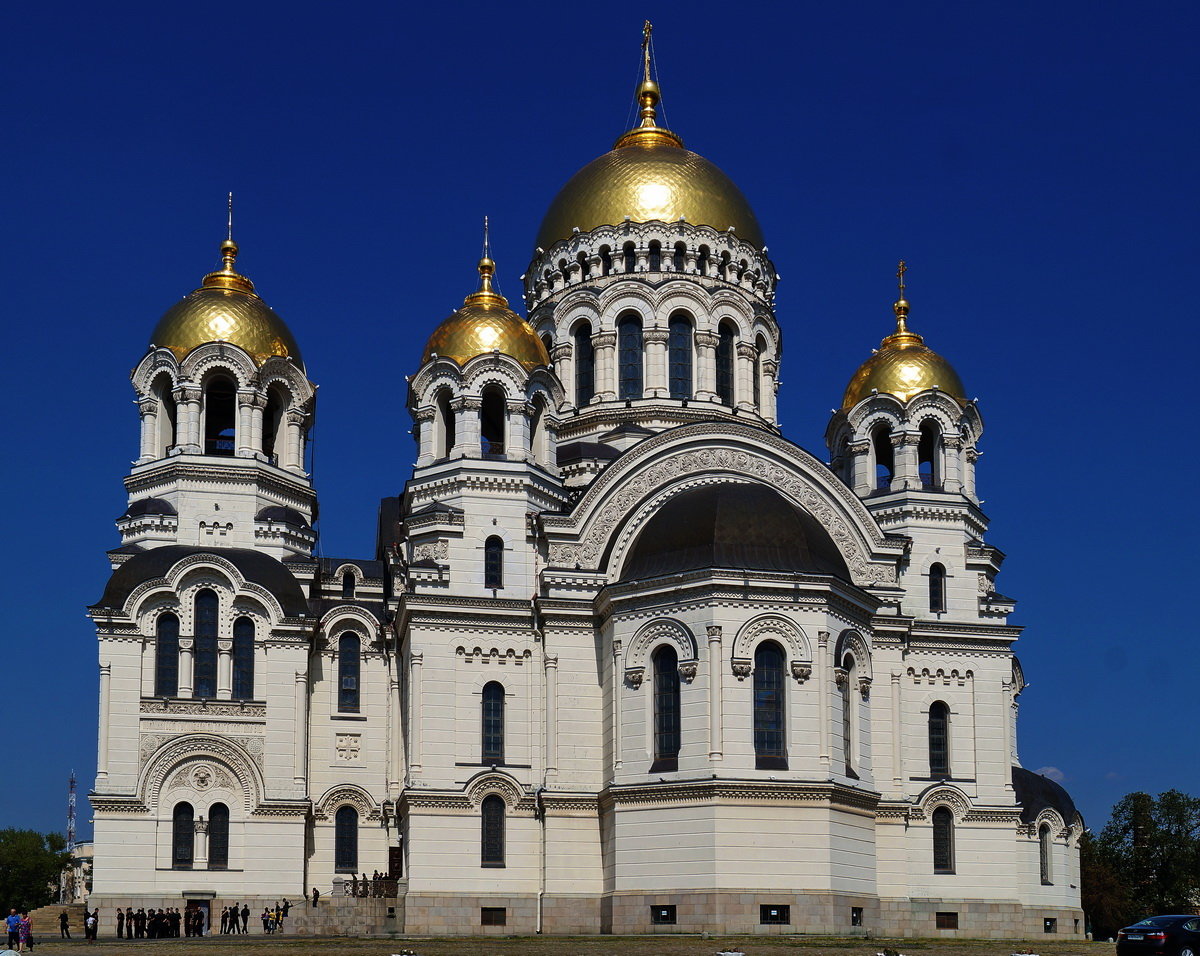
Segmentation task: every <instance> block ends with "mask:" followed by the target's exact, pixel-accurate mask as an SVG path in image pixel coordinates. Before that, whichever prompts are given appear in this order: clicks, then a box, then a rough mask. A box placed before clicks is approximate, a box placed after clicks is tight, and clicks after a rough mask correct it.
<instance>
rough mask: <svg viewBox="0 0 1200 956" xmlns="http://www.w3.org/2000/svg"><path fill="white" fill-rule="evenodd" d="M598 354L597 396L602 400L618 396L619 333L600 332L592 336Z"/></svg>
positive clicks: (593, 345) (593, 346)
mask: <svg viewBox="0 0 1200 956" xmlns="http://www.w3.org/2000/svg"><path fill="white" fill-rule="evenodd" d="M592 348H593V349H594V351H595V355H596V370H595V376H596V379H595V380H596V389H595V390H596V397H597V398H599V399H600V401H602V402H613V401H616V398H617V333H616V332H598V333H596V334H595V335H593V336H592Z"/></svg>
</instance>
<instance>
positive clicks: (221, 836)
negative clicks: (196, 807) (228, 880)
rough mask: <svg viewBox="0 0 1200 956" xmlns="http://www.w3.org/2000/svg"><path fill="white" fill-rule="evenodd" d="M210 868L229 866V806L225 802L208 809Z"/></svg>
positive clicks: (225, 867) (217, 868) (221, 868)
mask: <svg viewBox="0 0 1200 956" xmlns="http://www.w3.org/2000/svg"><path fill="white" fill-rule="evenodd" d="M208 868H209V869H210V870H225V869H228V868H229V807H227V806H225V804H223V803H214V804H213V805H212V806H211V807H210V808H209V810H208Z"/></svg>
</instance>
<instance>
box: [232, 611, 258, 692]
mask: <svg viewBox="0 0 1200 956" xmlns="http://www.w3.org/2000/svg"><path fill="white" fill-rule="evenodd" d="M233 699H234V700H254V621H252V620H251V619H250V618H248V617H239V618H238V619H237V620H236V621H234V622H233Z"/></svg>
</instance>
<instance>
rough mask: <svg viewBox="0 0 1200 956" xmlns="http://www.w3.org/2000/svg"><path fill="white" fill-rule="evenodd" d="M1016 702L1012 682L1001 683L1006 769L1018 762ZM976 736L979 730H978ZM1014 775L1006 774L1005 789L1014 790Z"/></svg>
mask: <svg viewBox="0 0 1200 956" xmlns="http://www.w3.org/2000/svg"><path fill="white" fill-rule="evenodd" d="M1015 704H1016V701H1015V699H1014V698H1013V685H1012V682H1011V681H1001V682H1000V715H1001V719H1002V720H1003V722H1004V761H1003V763H1002V766H1004V767H1005V768H1006V769H1007V767H1008V766H1009V765H1012V764H1015V763H1016V762H1017V734H1016V729H1015V726H1014V725H1015V723H1016V706H1015ZM975 733H976V735H978V733H979V730H978V728H976V731H975ZM976 773H978V771H976ZM1012 788H1013V785H1012V774H1011V773H1007V772H1006V773H1005V776H1004V789H1005V790H1012Z"/></svg>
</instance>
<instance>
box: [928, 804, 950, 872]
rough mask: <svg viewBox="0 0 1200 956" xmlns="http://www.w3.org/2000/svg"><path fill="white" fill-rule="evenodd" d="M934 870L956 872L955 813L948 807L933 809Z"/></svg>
mask: <svg viewBox="0 0 1200 956" xmlns="http://www.w3.org/2000/svg"><path fill="white" fill-rule="evenodd" d="M933 872H934V873H953V872H954V814H953V813H951V812H950V811H949V810H948V809H947V808H946V807H938V808H937V809H936V810H934V811H933Z"/></svg>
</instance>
